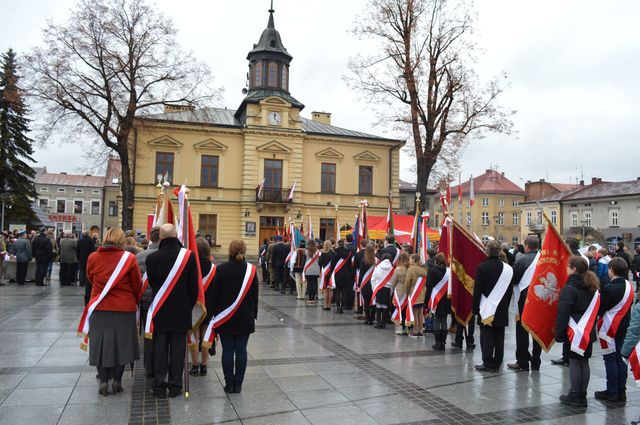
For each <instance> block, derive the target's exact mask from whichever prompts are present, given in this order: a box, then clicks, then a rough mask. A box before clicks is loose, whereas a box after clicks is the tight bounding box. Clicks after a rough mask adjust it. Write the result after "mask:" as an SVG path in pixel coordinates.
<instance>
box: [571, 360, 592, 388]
mask: <svg viewBox="0 0 640 425" xmlns="http://www.w3.org/2000/svg"><path fill="white" fill-rule="evenodd" d="M589 378H591V369H589V359H585V358H584V357H580V358H570V359H569V382H570V383H571V393H573V394H574V395H580V396H586V395H587V387H588V386H589Z"/></svg>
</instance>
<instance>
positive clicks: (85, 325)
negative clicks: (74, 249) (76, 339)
mask: <svg viewBox="0 0 640 425" xmlns="http://www.w3.org/2000/svg"><path fill="white" fill-rule="evenodd" d="M135 258H136V257H135V255H133V254H131V253H130V252H128V251H124V252H123V253H122V256H121V257H120V260H119V261H118V264H117V265H116V268H115V269H114V270H113V272H112V273H111V276H109V279H108V280H107V283H106V284H105V285H104V288H102V292H100V293H99V294H98V295H96V296H94V297H93V298H91V300H90V301H89V303H88V304H87V305H86V306H85V308H84V311H83V312H82V317H81V318H80V324H79V325H78V334H79V335H81V336H83V337H84V339H83V341H82V342H81V343H80V348H82V349H83V350H85V351H87V343H88V341H89V318H90V317H91V314H93V311H94V310H95V309H96V307H97V306H98V304H100V302H101V301H102V300H103V299H104V298H105V297H106V296H107V294H108V293H109V291H111V290H112V289H113V288H114V287H115V286H116V285H117V284H118V283H119V282H120V280H122V277H123V276H124V275H125V274H127V272H128V271H129V267H130V266H131V263H133V261H134V260H135Z"/></svg>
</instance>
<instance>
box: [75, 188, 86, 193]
mask: <svg viewBox="0 0 640 425" xmlns="http://www.w3.org/2000/svg"><path fill="white" fill-rule="evenodd" d="M76 193H84V190H83V189H77V188H76Z"/></svg>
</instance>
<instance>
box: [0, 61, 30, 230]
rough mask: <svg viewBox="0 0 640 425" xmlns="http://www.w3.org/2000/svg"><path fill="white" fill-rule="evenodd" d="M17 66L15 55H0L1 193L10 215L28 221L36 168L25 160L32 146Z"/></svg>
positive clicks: (28, 156)
mask: <svg viewBox="0 0 640 425" xmlns="http://www.w3.org/2000/svg"><path fill="white" fill-rule="evenodd" d="M16 68H17V63H16V54H15V52H14V51H13V50H12V49H9V50H8V51H7V52H6V53H4V54H3V55H2V57H1V58H0V193H1V194H2V196H3V197H5V202H7V203H8V204H10V205H11V206H12V209H11V210H12V211H11V212H12V214H11V216H12V217H11V218H13V219H21V220H29V219H30V218H32V217H33V212H32V211H31V203H32V202H33V201H32V200H33V199H35V198H36V190H35V185H34V182H33V180H34V178H35V171H34V170H33V168H31V166H29V165H28V164H27V163H26V162H25V161H31V162H34V161H33V158H32V157H31V155H32V154H33V148H32V146H31V142H32V140H31V139H30V138H29V137H28V136H27V134H28V132H29V121H30V120H29V119H28V118H27V112H28V111H27V107H26V106H25V104H24V92H23V91H22V90H21V89H20V86H19V84H18V82H19V80H20V77H19V76H18V74H17V69H16ZM7 195H8V197H7Z"/></svg>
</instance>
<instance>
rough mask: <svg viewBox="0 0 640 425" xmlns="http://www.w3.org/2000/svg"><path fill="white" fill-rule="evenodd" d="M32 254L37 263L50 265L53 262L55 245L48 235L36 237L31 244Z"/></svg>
mask: <svg viewBox="0 0 640 425" xmlns="http://www.w3.org/2000/svg"><path fill="white" fill-rule="evenodd" d="M31 253H32V254H33V257H34V258H35V259H36V263H48V262H50V261H52V260H53V245H51V240H50V239H49V238H48V237H47V235H44V234H42V233H41V234H39V235H38V236H36V237H35V239H34V240H33V242H31ZM85 264H86V263H85Z"/></svg>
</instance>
